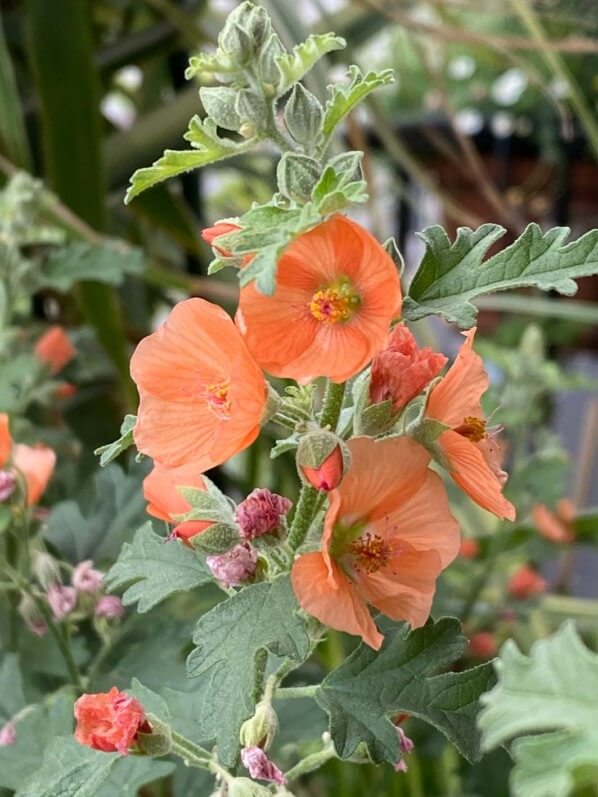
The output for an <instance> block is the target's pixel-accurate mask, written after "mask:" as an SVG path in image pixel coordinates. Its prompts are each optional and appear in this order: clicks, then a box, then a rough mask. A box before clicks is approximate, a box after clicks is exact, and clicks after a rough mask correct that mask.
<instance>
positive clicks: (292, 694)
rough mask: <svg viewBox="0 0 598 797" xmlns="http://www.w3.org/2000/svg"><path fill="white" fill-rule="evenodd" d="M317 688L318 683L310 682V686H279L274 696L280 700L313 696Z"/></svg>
mask: <svg viewBox="0 0 598 797" xmlns="http://www.w3.org/2000/svg"><path fill="white" fill-rule="evenodd" d="M318 688H319V686H318V684H312V685H311V686H281V687H279V688H278V689H277V690H276V692H275V697H277V698H280V699H281V700H286V699H295V698H299V697H314V695H315V694H316V692H317V691H318Z"/></svg>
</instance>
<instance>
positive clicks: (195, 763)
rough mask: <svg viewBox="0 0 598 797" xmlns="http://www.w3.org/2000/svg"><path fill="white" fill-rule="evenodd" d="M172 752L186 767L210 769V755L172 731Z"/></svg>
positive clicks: (211, 762)
mask: <svg viewBox="0 0 598 797" xmlns="http://www.w3.org/2000/svg"><path fill="white" fill-rule="evenodd" d="M172 752H173V753H174V754H175V755H178V756H179V757H180V758H182V759H183V761H185V763H186V764H187V765H188V766H192V767H199V768H200V769H212V764H213V761H212V756H211V755H210V753H209V752H208V751H207V750H204V748H203V747H200V746H199V745H198V744H195V742H192V741H190V740H189V739H187V738H186V737H185V736H181V734H180V733H176V732H175V731H172Z"/></svg>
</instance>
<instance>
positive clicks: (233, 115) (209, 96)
mask: <svg viewBox="0 0 598 797" xmlns="http://www.w3.org/2000/svg"><path fill="white" fill-rule="evenodd" d="M237 93H238V92H237V91H235V89H231V88H227V87H226V86H202V88H200V90H199V98H200V100H201V101H202V104H203V107H204V108H205V110H206V113H207V114H208V116H210V117H211V118H212V119H213V120H214V121H215V122H216V124H217V125H218V127H223V128H224V129H225V130H238V129H239V128H240V127H241V119H240V118H239V114H238V113H237V111H236V110H235V103H236V100H237Z"/></svg>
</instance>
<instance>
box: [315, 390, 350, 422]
mask: <svg viewBox="0 0 598 797" xmlns="http://www.w3.org/2000/svg"><path fill="white" fill-rule="evenodd" d="M344 398H345V383H344V382H341V383H340V384H337V383H336V382H328V384H327V385H326V392H325V393H324V401H323V402H322V412H321V413H320V426H321V427H322V428H323V429H324V428H326V427H327V426H329V427H330V429H331V430H332V431H333V432H336V427H337V426H338V419H339V418H340V414H341V410H342V408H343V401H344Z"/></svg>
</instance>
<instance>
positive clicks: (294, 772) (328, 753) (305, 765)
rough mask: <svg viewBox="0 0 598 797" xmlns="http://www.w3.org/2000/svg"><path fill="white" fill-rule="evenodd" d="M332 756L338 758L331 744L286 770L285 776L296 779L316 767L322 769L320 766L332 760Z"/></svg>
mask: <svg viewBox="0 0 598 797" xmlns="http://www.w3.org/2000/svg"><path fill="white" fill-rule="evenodd" d="M331 758H336V753H335V752H334V748H333V747H332V745H331V744H330V745H328V746H326V747H325V748H324V749H323V750H320V752H319V753H312V754H311V755H308V756H306V757H305V758H304V759H302V760H301V761H299V762H298V763H297V764H295V766H294V767H292V768H291V769H289V771H288V772H285V777H286V778H287V780H289V781H292V780H296V779H297V778H298V777H300V776H301V775H306V774H307V773H308V772H314V771H315V770H316V769H320V767H321V766H322V765H323V764H325V763H326V762H327V761H330V759H331Z"/></svg>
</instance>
